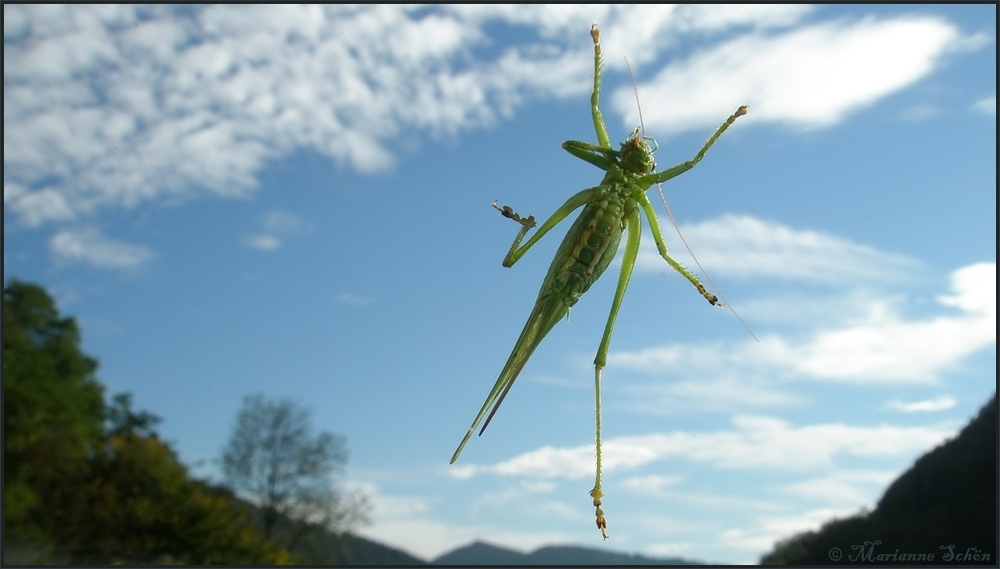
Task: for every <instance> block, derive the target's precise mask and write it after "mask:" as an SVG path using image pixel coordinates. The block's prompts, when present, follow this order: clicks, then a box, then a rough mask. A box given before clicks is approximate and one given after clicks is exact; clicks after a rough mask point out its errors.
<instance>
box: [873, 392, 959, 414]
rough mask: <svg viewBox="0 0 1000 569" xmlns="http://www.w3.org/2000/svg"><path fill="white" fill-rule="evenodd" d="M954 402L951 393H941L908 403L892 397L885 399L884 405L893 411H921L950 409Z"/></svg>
mask: <svg viewBox="0 0 1000 569" xmlns="http://www.w3.org/2000/svg"><path fill="white" fill-rule="evenodd" d="M956 403H958V401H956V400H955V398H954V397H952V396H951V395H941V396H940V397H935V398H934V399H925V400H924V401H912V402H909V403H907V402H905V401H900V400H898V399H893V400H891V401H887V402H886V404H885V405H884V407H885V408H886V409H892V410H894V411H902V412H903V413H921V412H934V411H944V410H945V409H951V408H952V407H954V406H955V404H956Z"/></svg>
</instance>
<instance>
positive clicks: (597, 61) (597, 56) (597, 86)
mask: <svg viewBox="0 0 1000 569" xmlns="http://www.w3.org/2000/svg"><path fill="white" fill-rule="evenodd" d="M590 37H591V38H593V39H594V92H593V93H592V94H591V95H590V114H591V115H592V116H593V117H594V130H595V131H597V142H598V143H599V144H600V145H601V148H609V149H610V148H611V137H609V136H608V127H607V126H605V125H604V117H603V115H601V109H599V108H598V107H597V102H598V100H599V99H600V98H601V66H602V65H603V63H602V62H601V32H600V31H599V30H598V29H597V24H592V25H591V26H590ZM606 169H607V168H605V170H606Z"/></svg>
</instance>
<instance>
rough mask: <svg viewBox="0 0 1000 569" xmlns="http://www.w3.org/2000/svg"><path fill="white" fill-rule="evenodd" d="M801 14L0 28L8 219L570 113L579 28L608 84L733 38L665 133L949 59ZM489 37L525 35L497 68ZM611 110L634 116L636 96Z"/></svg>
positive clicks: (247, 20) (851, 104) (344, 18)
mask: <svg viewBox="0 0 1000 569" xmlns="http://www.w3.org/2000/svg"><path fill="white" fill-rule="evenodd" d="M810 11H811V9H809V8H804V7H797V6H756V7H755V6H730V7H715V6H689V7H660V6H648V7H636V6H633V7H617V6H576V7H570V6H562V7H533V6H519V7H516V8H514V7H502V6H492V7H491V6H486V7H442V8H422V7H390V6H374V7H367V6H366V7H345V6H333V5H330V6H198V7H194V8H187V7H171V6H114V7H108V6H58V7H53V6H48V7H38V6H5V9H4V121H5V122H4V149H5V150H4V203H5V207H8V208H10V209H11V210H12V211H13V212H15V213H16V215H17V218H18V219H19V221H20V222H22V223H25V224H28V225H38V224H41V223H45V222H47V221H54V220H64V219H70V218H73V217H76V216H80V215H87V214H90V213H91V212H93V211H95V209H97V208H100V207H108V206H123V205H132V204H135V203H138V202H141V201H147V200H156V199H164V198H171V199H174V198H183V197H187V196H191V195H196V194H197V193H199V192H211V193H214V194H217V195H222V196H242V195H246V194H247V193H248V192H251V191H253V189H254V187H255V186H256V184H257V179H256V175H257V172H258V171H259V170H260V168H261V167H262V165H263V164H264V162H265V161H266V160H269V159H274V158H278V157H281V156H284V155H286V154H288V153H290V152H293V151H295V150H297V149H302V148H306V149H311V150H314V151H316V152H319V153H321V154H324V155H326V156H329V157H331V158H332V159H333V160H335V161H337V162H338V163H340V164H342V165H346V166H350V167H353V168H356V169H359V170H362V171H373V170H377V169H381V168H385V167H388V166H390V165H391V164H392V162H393V154H394V151H395V149H394V146H393V145H394V144H395V142H394V141H395V140H397V139H398V135H399V133H400V132H402V131H404V130H410V131H415V132H419V133H425V134H429V135H430V136H442V135H444V136H450V135H453V134H455V133H458V132H461V131H463V130H469V129H475V128H482V127H484V126H489V125H492V124H495V123H496V122H497V121H498V120H501V119H502V118H504V117H508V116H510V115H511V114H512V113H513V112H514V111H515V109H516V108H518V107H519V106H521V105H523V104H524V103H526V102H527V101H529V100H531V99H535V98H549V97H567V96H571V95H574V96H575V95H577V94H580V93H584V92H586V91H587V89H589V83H590V75H591V73H592V69H593V67H592V59H591V57H592V56H591V50H592V45H591V43H590V41H589V37H587V35H586V33H585V32H586V30H587V28H588V27H589V25H590V23H591V22H599V23H600V24H601V26H602V30H603V31H604V40H603V41H604V44H605V62H606V65H607V67H608V69H609V73H611V72H614V70H619V69H621V67H622V66H623V59H622V56H623V55H628V56H629V57H630V59H631V61H633V63H634V64H635V65H636V66H641V65H643V64H644V63H649V62H653V61H656V60H657V59H658V58H659V57H660V56H661V55H662V53H663V52H664V51H666V50H669V49H671V48H672V47H674V46H675V45H676V44H677V43H678V41H679V40H680V38H681V37H682V36H683V37H686V38H690V37H695V38H698V40H699V41H708V42H711V41H717V40H716V38H720V37H727V36H734V39H728V40H726V43H724V44H721V45H709V46H708V47H707V48H705V49H702V50H699V51H697V52H696V53H695V54H694V55H692V56H691V57H689V58H688V59H686V60H684V61H681V62H678V63H673V64H671V65H670V66H668V67H667V68H666V69H665V70H664V71H663V72H662V73H660V74H659V75H658V76H657V77H656V79H654V80H653V81H652V82H651V83H650V86H649V87H648V88H645V87H644V88H643V89H644V90H645V91H646V92H644V93H643V96H644V98H646V99H648V100H670V101H671V104H670V105H669V106H660V107H657V108H650V109H649V110H648V115H647V118H648V120H649V122H650V124H649V126H650V127H651V128H653V127H655V128H657V129H658V130H661V131H667V132H677V131H679V130H686V129H689V128H706V127H708V126H710V125H715V124H717V123H718V122H719V121H720V120H721V119H722V118H724V117H725V116H727V115H728V114H729V113H731V112H732V111H733V109H734V108H735V105H736V104H739V103H743V102H749V103H750V104H751V105H753V106H754V108H753V114H752V116H751V117H748V119H749V120H755V121H772V122H774V121H777V122H785V123H795V124H809V125H829V124H832V123H835V122H836V121H838V120H840V119H841V118H842V117H843V116H844V115H845V114H846V113H848V112H849V111H850V110H852V109H855V108H858V107H860V106H862V105H865V104H869V103H871V102H872V101H874V100H876V99H878V98H879V97H883V96H885V95H887V94H889V93H891V92H894V91H896V90H899V89H901V88H903V87H905V86H906V85H908V84H911V83H912V82H913V81H915V80H916V79H918V78H920V77H922V76H924V75H926V74H927V73H929V72H930V71H931V70H932V69H933V68H934V64H935V62H936V61H937V57H938V55H939V54H940V53H941V52H942V51H943V50H945V48H946V47H947V46H948V45H949V44H950V43H955V42H957V41H958V39H959V38H958V32H957V31H956V30H955V29H954V28H953V27H952V26H951V25H949V24H947V23H946V22H943V21H941V20H937V19H933V18H899V19H895V20H863V21H860V22H837V23H829V24H819V25H811V26H809V27H807V28H803V29H794V28H793V29H789V30H786V31H780V30H783V29H785V28H790V27H792V26H794V25H795V24H796V23H797V22H798V21H799V20H800V19H801V18H802V17H803V16H804V15H805V14H807V13H809V12H810ZM496 23H507V24H510V25H514V26H522V27H527V29H528V30H529V31H530V32H532V33H529V34H528V35H524V34H518V37H522V38H525V39H524V40H523V41H522V43H520V44H518V45H511V46H509V47H506V48H504V49H502V50H494V49H491V45H493V44H494V43H495V42H496V41H497V40H498V39H499V38H494V37H491V36H490V34H491V33H493V30H496V29H498V28H497V26H495V25H494V24H496ZM499 29H505V28H504V27H502V26H501V27H500V28H499ZM776 30H779V31H776ZM772 32H774V33H776V34H777V35H768V34H771V33H772ZM720 85H725V89H722V90H720V89H719V86H720ZM654 92H655V93H654ZM657 97H663V98H661V99H658V98H657ZM733 97H735V98H737V99H739V100H738V101H736V100H735V99H733ZM614 99H615V101H616V102H615V106H616V108H618V109H619V110H620V111H622V112H626V111H627V112H628V113H629V114H631V113H632V112H633V110H632V102H631V95H630V94H628V95H626V94H625V93H624V91H622V92H619V93H618V94H617V95H616V96H615V97H614ZM731 99H732V100H731ZM734 101H735V102H734ZM628 122H629V124H634V119H632V118H629V119H628Z"/></svg>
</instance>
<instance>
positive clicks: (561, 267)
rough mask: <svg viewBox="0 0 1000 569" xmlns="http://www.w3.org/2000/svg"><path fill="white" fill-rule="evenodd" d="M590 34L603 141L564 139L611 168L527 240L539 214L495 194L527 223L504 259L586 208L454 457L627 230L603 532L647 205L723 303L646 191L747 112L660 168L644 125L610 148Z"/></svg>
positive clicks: (599, 360)
mask: <svg viewBox="0 0 1000 569" xmlns="http://www.w3.org/2000/svg"><path fill="white" fill-rule="evenodd" d="M590 35H591V37H592V38H593V40H594V91H593V94H591V96H590V107H591V114H592V115H593V120H594V129H595V130H596V131H597V140H598V143H599V144H598V145H593V144H589V143H586V142H578V141H574V140H569V141H566V142H564V143H563V145H562V146H563V148H564V149H565V150H566V151H567V152H569V153H570V154H572V155H573V156H576V157H577V158H580V159H582V160H585V161H587V162H589V163H591V164H593V165H594V166H597V167H598V168H600V169H602V170H604V171H605V172H606V174H605V175H604V179H603V180H602V181H601V184H600V185H598V186H595V187H593V188H588V189H586V190H583V191H581V192H579V193H578V194H576V195H575V196H573V197H571V198H570V199H569V200H567V201H566V203H565V204H563V205H562V207H560V208H559V209H558V210H556V212H555V213H553V214H552V217H550V218H549V219H548V220H547V221H546V222H545V223H543V224H542V225H541V227H539V228H538V231H537V232H536V233H535V234H534V236H532V237H531V239H529V240H528V242H527V243H525V244H524V245H523V246H521V247H518V246H519V245H520V244H521V240H522V239H523V238H524V236H525V235H526V234H527V233H528V231H529V230H531V229H532V228H534V227H535V218H534V216H528V217H527V218H522V217H521V216H519V215H518V214H517V213H515V212H514V211H513V210H512V209H511V208H510V207H508V206H503V208H500V207H497V205H496V202H494V203H493V207H494V208H496V209H498V210H500V212H501V213H502V214H503V215H504V217H507V218H510V219H513V220H514V221H517V222H518V223H520V224H521V230H520V231H519V232H518V234H517V237H516V238H515V239H514V243H513V245H511V247H510V251H509V252H508V253H507V256H506V257H504V260H503V266H504V267H511V266H513V265H514V263H516V262H517V261H518V259H520V258H521V257H522V256H523V255H524V254H525V253H526V252H527V251H528V249H530V248H531V247H532V245H534V244H535V243H537V242H538V240H539V239H541V238H542V237H543V236H544V235H545V234H546V233H548V232H549V230H551V229H552V228H553V227H555V226H556V225H557V224H558V223H559V222H560V221H562V220H563V219H564V218H566V216H568V215H569V214H570V213H572V212H573V211H574V210H576V209H577V208H579V207H581V206H583V212H582V213H580V216H579V217H578V218H577V219H576V221H575V222H574V223H573V226H572V227H570V230H569V232H568V233H567V234H566V237H564V238H563V241H562V244H560V245H559V249H558V250H557V251H556V256H555V258H554V259H553V260H552V264H551V265H550V266H549V271H548V273H546V275H545V280H544V281H543V282H542V287H541V290H540V291H539V293H538V300H536V301H535V307H534V309H533V310H532V311H531V316H529V317H528V322H527V323H526V324H525V325H524V330H522V331H521V336H520V337H519V338H518V339H517V343H516V344H514V349H513V351H512V352H511V354H510V357H509V358H508V359H507V363H506V364H505V365H504V367H503V371H501V372H500V377H499V378H498V379H497V382H496V384H494V385H493V389H492V391H490V394H489V396H488V397H487V398H486V401H485V402H484V403H483V407H482V409H480V410H479V414H478V415H476V419H475V420H474V421H473V422H472V426H471V427H469V431H468V432H467V433H466V434H465V437H464V438H463V439H462V442H461V443H460V444H459V445H458V449H456V450H455V454H454V455H452V457H451V463H452V464H453V463H454V462H455V461H456V460H458V456H459V455H460V454H461V453H462V449H463V448H464V447H465V444H466V443H467V442H468V441H469V438H470V437H471V436H472V432H473V431H474V430H475V429H476V426H477V425H479V422H480V421H481V420H482V419H483V416H484V415H486V410H487V409H488V408H489V407H490V406H491V405H492V406H493V410H492V411H490V414H489V416H488V417H487V418H486V422H485V423H484V424H483V427H482V429H481V430H480V431H479V434H480V435H481V434H483V431H485V430H486V427H487V425H489V424H490V421H491V420H492V419H493V415H494V414H495V413H496V412H497V409H498V408H499V407H500V404H501V403H503V400H504V398H505V397H506V396H507V393H508V392H509V391H510V388H511V386H512V385H514V380H516V379H517V376H518V374H520V373H521V370H522V369H523V368H524V365H525V363H527V361H528V359H529V358H530V357H531V354H532V353H533V352H534V351H535V348H537V347H538V345H539V344H540V343H541V342H542V339H544V338H545V336H546V334H548V333H549V331H550V330H552V328H553V327H554V326H555V325H556V323H557V322H559V320H561V319H562V318H563V317H564V316H567V315H568V314H569V309H570V307H572V306H573V305H574V304H576V302H577V301H578V300H579V299H580V297H581V296H582V295H583V293H585V292H587V290H588V289H589V288H590V286H591V285H592V284H594V282H596V281H597V279H598V278H599V277H600V276H601V275H602V274H603V273H604V271H605V269H607V268H608V265H610V264H611V261H612V259H614V257H615V254H616V252H617V251H618V245H619V243H620V241H621V237H622V233H624V232H625V230H628V239H627V240H626V242H625V257H624V258H623V260H622V266H621V273H620V274H619V277H618V288H617V289H616V290H615V296H614V300H613V301H612V303H611V313H610V315H609V316H608V323H607V325H606V326H605V328H604V336H603V338H602V339H601V344H600V346H599V347H598V349H597V357H596V358H594V369H595V371H594V387H595V392H596V433H597V435H596V448H597V476H596V479H595V481H594V489H593V490H591V491H590V496H591V497H592V498H593V503H594V506H595V507H596V508H597V512H596V515H597V527H598V528H599V529H600V530H601V535H602V536H604V538H605V539H607V537H608V536H607V533H606V531H605V530H606V527H607V522H606V520H605V518H604V512H603V510H601V498H602V497H603V495H604V492H603V491H602V490H601V370H602V369H603V368H604V366H605V363H606V361H607V356H608V346H609V344H610V342H611V331H612V329H613V328H614V325H615V318H616V317H617V316H618V309H619V307H620V306H621V302H622V298H624V296H625V289H626V288H627V287H628V282H629V278H630V277H631V275H632V269H633V267H634V266H635V260H636V255H637V254H638V253H639V238H640V234H641V231H642V218H641V216H640V214H639V211H640V209H641V210H642V211H643V212H644V213H645V215H646V218H647V220H648V221H649V224H650V229H651V230H652V232H653V240H654V241H655V242H656V248H657V250H658V251H659V253H660V256H661V257H663V259H664V260H665V261H666V262H667V264H669V265H670V266H671V267H673V269H674V270H676V271H677V272H679V273H680V274H681V275H683V276H684V278H686V279H687V280H688V281H690V282H691V284H693V285H694V287H695V288H696V289H697V290H698V292H699V293H701V295H702V296H703V297H705V299H706V300H708V302H710V303H711V304H713V305H716V304H719V299H718V298H717V297H716V296H715V295H714V294H712V293H710V292H708V291H707V290H706V289H705V286H704V285H702V283H701V281H699V280H698V277H696V276H695V275H694V274H693V273H691V272H690V271H688V270H687V269H685V268H684V267H682V266H681V265H680V264H678V263H677V262H676V261H674V260H673V259H672V258H671V257H670V255H668V254H667V246H666V244H665V243H664V241H663V235H662V233H661V231H660V225H659V222H658V221H657V219H656V212H655V211H654V210H653V205H652V203H650V201H649V198H648V197H647V196H646V191H647V190H648V189H649V188H651V187H652V186H653V185H654V184H659V183H661V182H666V181H667V180H670V179H671V178H674V177H676V176H679V175H681V174H683V173H684V172H687V171H688V170H690V169H691V168H694V166H695V164H697V163H698V162H700V161H701V159H702V158H703V157H704V156H705V153H706V152H707V151H708V149H709V148H710V147H711V146H712V145H713V144H714V143H715V141H716V140H718V138H719V137H720V136H721V135H722V133H723V132H725V131H726V129H728V128H729V126H730V125H732V124H733V122H734V121H735V120H736V118H737V117H740V116H742V115H744V114H746V112H747V108H746V106H741V107H740V108H738V109H737V110H736V112H735V113H733V115H732V116H730V117H729V118H728V119H726V122H724V123H722V126H720V127H719V128H718V129H716V131H715V133H714V134H713V135H712V137H711V138H709V139H708V142H706V143H705V145H704V146H702V148H701V150H699V151H698V153H697V154H696V155H695V156H694V158H692V159H691V160H688V161H687V162H683V163H681V164H678V165H676V166H674V167H672V168H668V169H666V170H663V171H660V172H656V164H655V163H654V162H653V152H654V150H655V149H654V148H651V147H650V146H649V144H648V143H647V140H651V139H647V138H645V137H642V136H640V135H639V129H638V128H637V129H635V130H634V131H632V134H630V135H629V136H628V138H626V140H625V142H623V143H622V144H621V148H620V149H619V150H614V149H612V148H611V142H610V139H609V137H608V131H607V127H606V126H605V125H604V118H603V117H602V115H601V111H600V109H599V108H598V105H597V102H598V98H599V96H600V90H601V43H600V32H599V31H598V30H597V26H596V25H593V26H591V30H590Z"/></svg>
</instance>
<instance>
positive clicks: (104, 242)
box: [49, 227, 155, 269]
mask: <svg viewBox="0 0 1000 569" xmlns="http://www.w3.org/2000/svg"><path fill="white" fill-rule="evenodd" d="M49 248H50V249H51V250H52V253H53V254H54V255H55V257H56V259H57V260H58V261H61V262H70V263H84V264H87V265H91V266H93V267H97V268H101V269H123V268H130V267H136V266H138V265H141V264H143V263H145V262H146V261H149V260H150V259H152V258H153V257H154V256H155V255H154V254H153V252H152V251H150V250H149V249H147V248H146V247H143V246H141V245H132V244H129V243H123V242H121V241H115V240H114V239H110V238H108V237H106V236H104V235H102V234H101V233H100V232H99V231H98V230H97V229H94V228H93V227H86V228H82V229H74V230H63V231H60V232H59V233H56V234H55V235H54V236H53V237H52V239H50V240H49Z"/></svg>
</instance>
